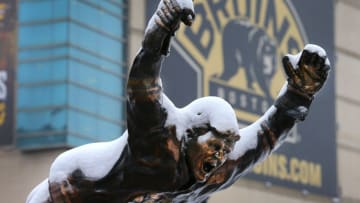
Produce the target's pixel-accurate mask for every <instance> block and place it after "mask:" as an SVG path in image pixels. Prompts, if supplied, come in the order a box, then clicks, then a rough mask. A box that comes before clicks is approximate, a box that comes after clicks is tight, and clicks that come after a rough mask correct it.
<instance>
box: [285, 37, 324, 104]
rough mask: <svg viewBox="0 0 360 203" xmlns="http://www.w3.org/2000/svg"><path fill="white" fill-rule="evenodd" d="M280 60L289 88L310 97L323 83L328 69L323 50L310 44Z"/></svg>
mask: <svg viewBox="0 0 360 203" xmlns="http://www.w3.org/2000/svg"><path fill="white" fill-rule="evenodd" d="M282 62H283V65H284V69H285V73H286V75H287V77H288V78H287V80H288V84H289V86H290V88H292V89H293V90H295V91H297V92H299V93H301V94H303V95H305V96H307V97H310V98H311V97H312V96H313V95H314V94H315V93H316V92H318V91H319V90H320V88H321V87H322V86H323V85H324V83H325V81H326V78H327V76H328V72H329V70H330V62H329V60H328V59H327V56H326V52H325V50H324V49H322V48H321V47H319V46H317V45H312V44H308V45H306V46H305V48H304V50H303V51H302V52H300V53H299V54H297V55H286V56H284V57H283V61H282Z"/></svg>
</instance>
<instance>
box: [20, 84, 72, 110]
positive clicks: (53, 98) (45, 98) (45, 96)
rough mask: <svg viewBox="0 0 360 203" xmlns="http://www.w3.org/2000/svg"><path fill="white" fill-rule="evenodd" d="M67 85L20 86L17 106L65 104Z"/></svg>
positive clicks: (35, 106)
mask: <svg viewBox="0 0 360 203" xmlns="http://www.w3.org/2000/svg"><path fill="white" fill-rule="evenodd" d="M66 87H67V85H66V84H53V85H47V86H29V87H26V86H20V87H19V88H18V92H17V94H18V99H17V106H18V108H40V107H47V106H62V105H65V104H66V102H67V96H66Z"/></svg>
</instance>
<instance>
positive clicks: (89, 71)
mask: <svg viewBox="0 0 360 203" xmlns="http://www.w3.org/2000/svg"><path fill="white" fill-rule="evenodd" d="M69 67H70V69H69V71H70V73H69V77H70V81H75V82H77V83H80V84H83V85H86V86H89V87H90V88H93V89H96V90H98V91H100V92H105V93H108V94H111V95H114V96H118V97H120V96H121V95H122V88H123V87H122V81H121V78H119V77H116V76H114V75H111V74H110V73H106V72H104V71H101V70H98V69H96V68H95V67H90V66H87V65H84V64H81V63H78V62H76V61H73V60H71V61H70V63H69Z"/></svg>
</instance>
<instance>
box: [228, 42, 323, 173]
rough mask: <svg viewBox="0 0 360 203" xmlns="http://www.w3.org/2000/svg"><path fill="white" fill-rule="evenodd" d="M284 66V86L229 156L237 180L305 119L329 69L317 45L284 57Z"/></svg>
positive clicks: (242, 131)
mask: <svg viewBox="0 0 360 203" xmlns="http://www.w3.org/2000/svg"><path fill="white" fill-rule="evenodd" d="M283 66H284V69H285V73H286V74H287V77H288V79H287V84H285V85H284V87H283V89H282V91H281V92H280V94H279V96H278V98H277V99H276V101H275V103H274V105H273V106H272V107H271V108H270V109H269V110H268V111H267V112H266V113H265V114H264V115H263V116H262V117H261V118H260V119H259V120H258V121H256V122H255V123H253V124H252V125H250V126H248V127H246V128H243V129H241V130H240V131H239V132H240V137H241V138H240V140H239V141H238V142H237V143H236V145H235V148H234V151H233V152H232V153H231V154H230V155H229V159H230V161H229V162H230V163H233V164H234V165H236V166H233V167H235V168H236V169H235V172H236V174H237V175H238V176H239V175H241V174H242V173H243V172H244V171H245V170H248V169H250V168H251V167H252V166H253V165H254V164H255V163H257V162H259V161H261V160H263V159H264V158H265V157H266V156H268V155H269V154H270V153H271V152H273V151H274V150H275V149H276V148H277V147H278V146H280V145H281V144H282V143H283V140H284V139H285V138H286V136H287V135H288V132H289V131H290V129H291V128H292V127H293V126H294V125H295V124H296V123H297V122H299V121H303V120H304V119H305V117H306V115H307V113H308V109H309V107H310V105H311V103H312V100H313V98H314V95H315V93H316V92H318V91H319V90H320V88H321V87H322V86H323V84H324V83H325V81H326V78H327V75H328V71H329V69H330V63H329V60H328V59H327V57H326V52H325V51H324V50H323V49H322V48H321V47H319V46H316V45H307V46H306V47H305V48H304V50H303V51H302V52H300V53H299V54H297V55H287V56H285V57H284V58H283ZM231 160H232V161H231Z"/></svg>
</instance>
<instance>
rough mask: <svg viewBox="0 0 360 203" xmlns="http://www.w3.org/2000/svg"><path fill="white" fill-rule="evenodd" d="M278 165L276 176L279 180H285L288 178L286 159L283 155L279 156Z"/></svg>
mask: <svg viewBox="0 0 360 203" xmlns="http://www.w3.org/2000/svg"><path fill="white" fill-rule="evenodd" d="M278 163H279V172H278V176H279V178H280V179H281V180H284V179H286V178H287V176H288V172H287V168H286V167H287V158H286V156H284V155H279V158H278Z"/></svg>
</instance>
